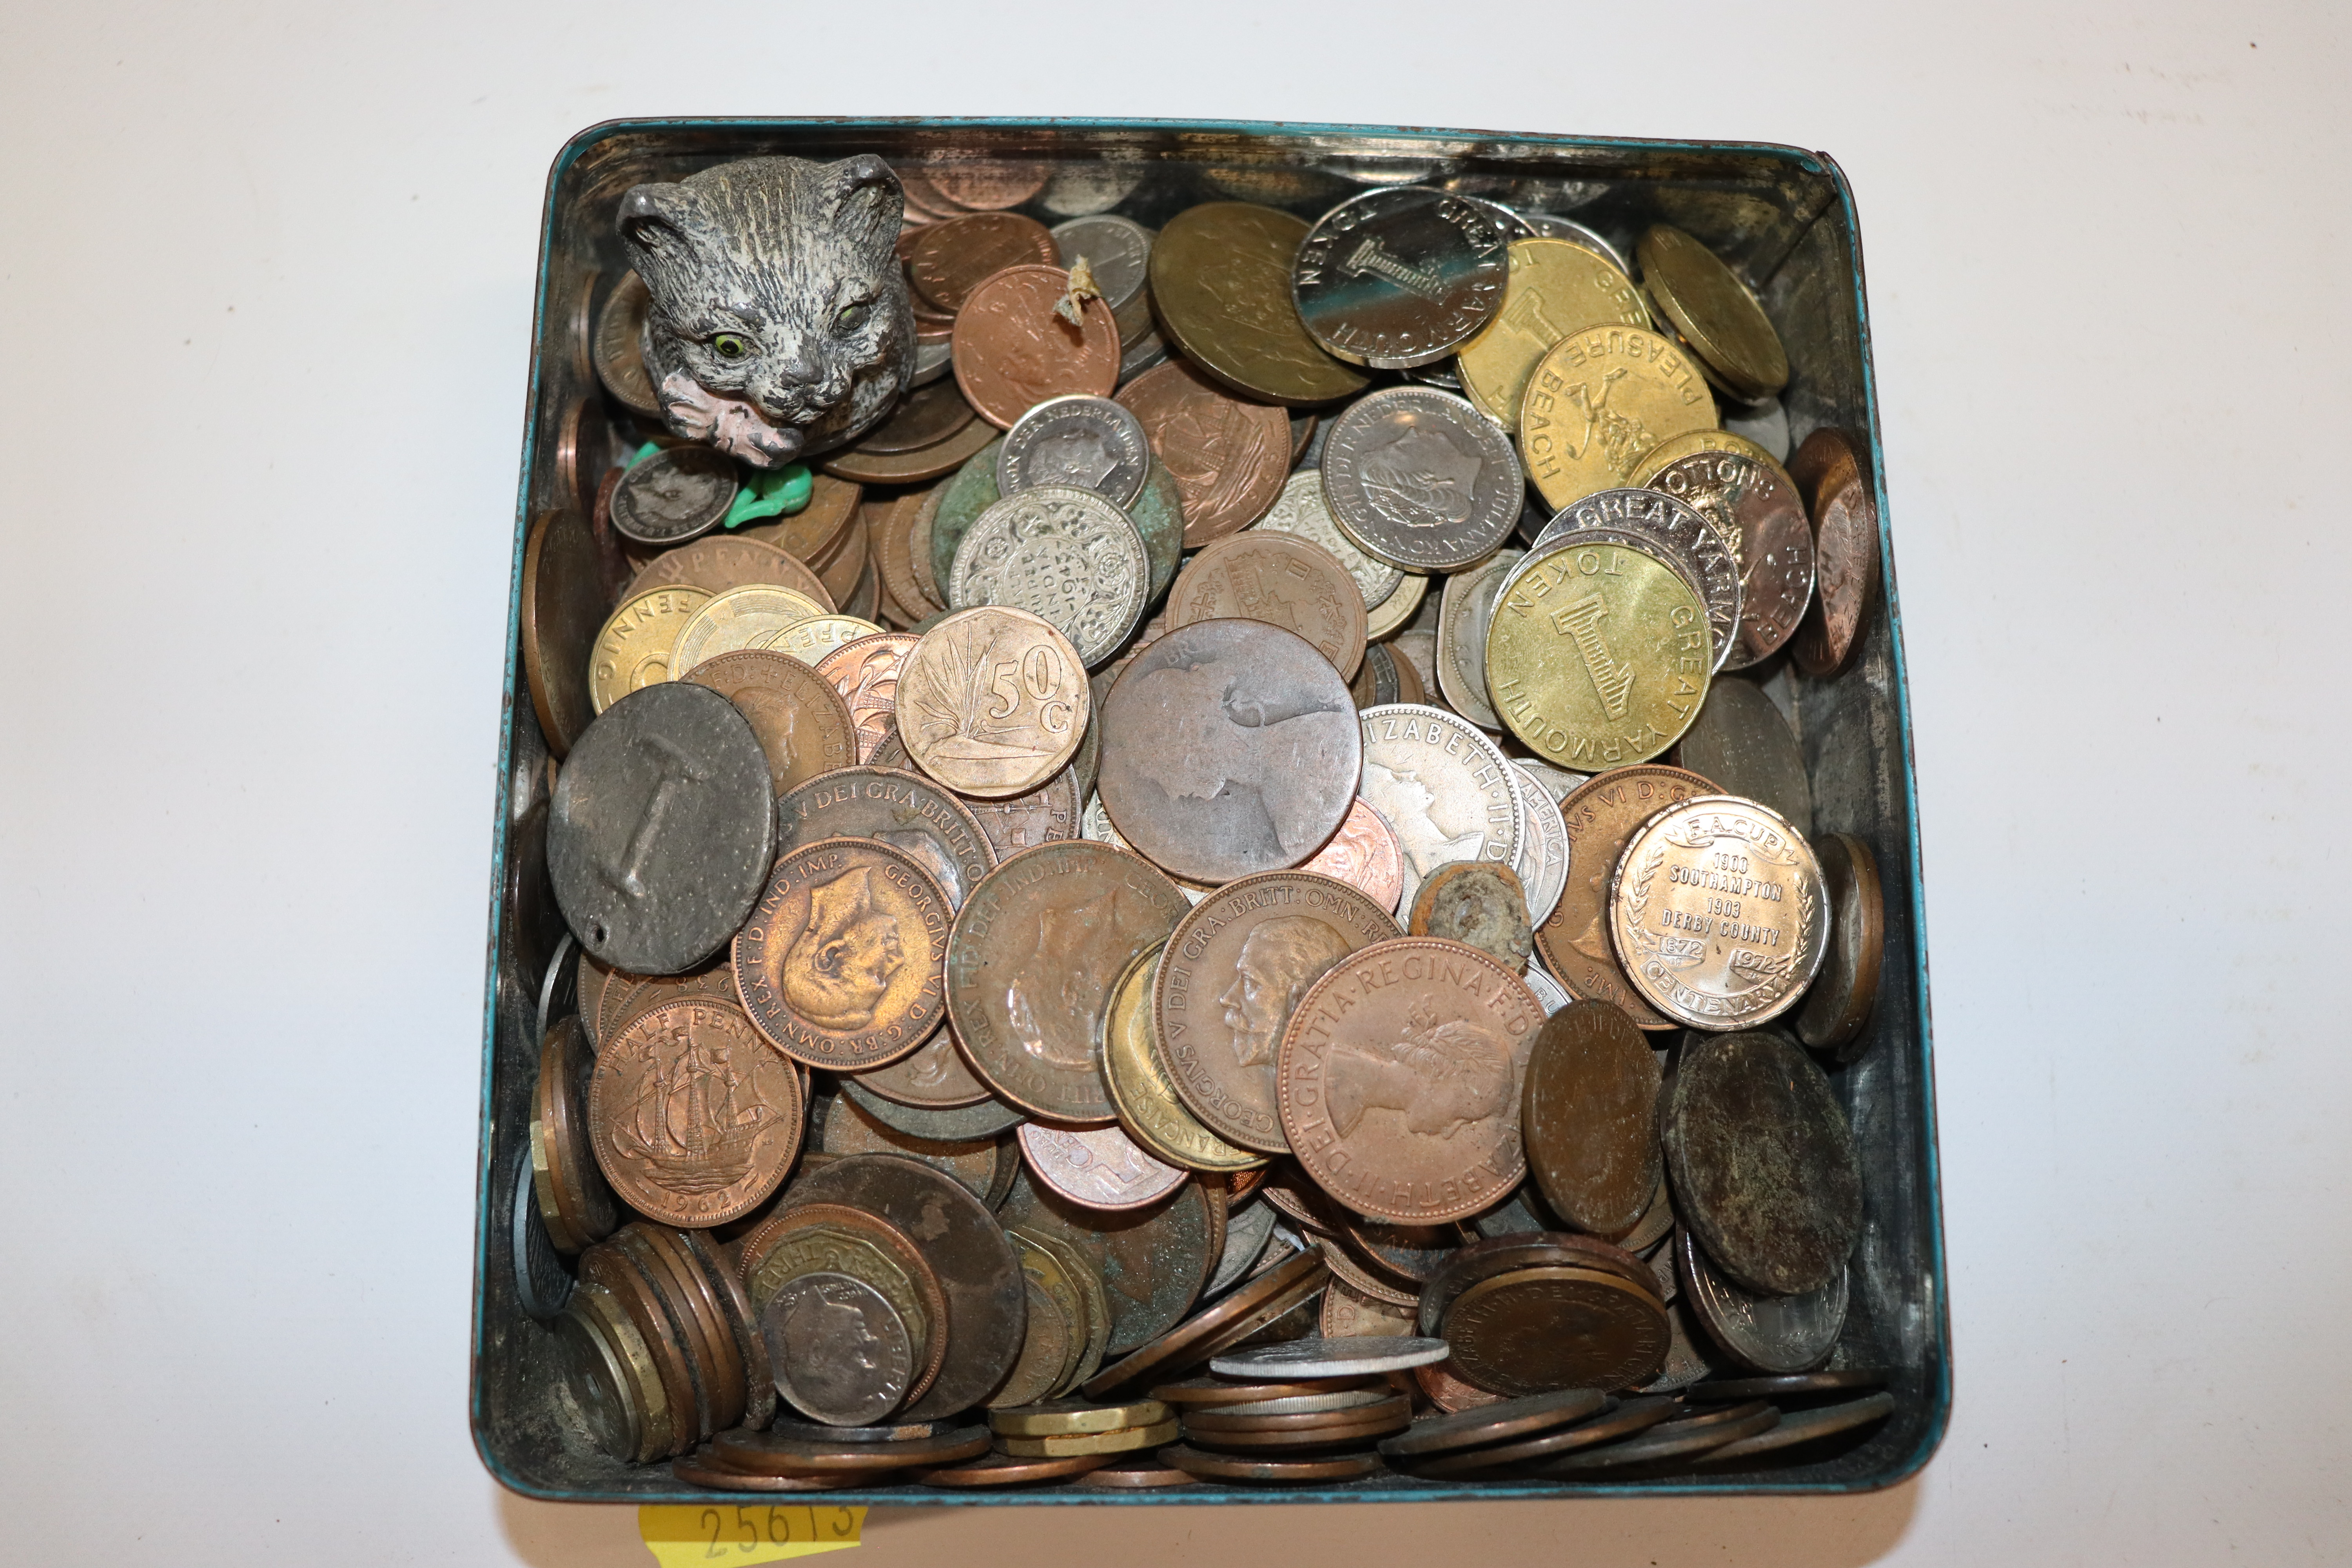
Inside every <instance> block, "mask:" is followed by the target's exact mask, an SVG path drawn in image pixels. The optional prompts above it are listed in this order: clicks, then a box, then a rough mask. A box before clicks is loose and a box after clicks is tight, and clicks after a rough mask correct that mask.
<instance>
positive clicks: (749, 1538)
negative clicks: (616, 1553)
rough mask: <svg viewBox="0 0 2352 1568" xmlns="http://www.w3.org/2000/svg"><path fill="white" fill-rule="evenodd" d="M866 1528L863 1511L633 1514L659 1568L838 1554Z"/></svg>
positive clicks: (762, 1508)
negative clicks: (816, 1554) (810, 1554)
mask: <svg viewBox="0 0 2352 1568" xmlns="http://www.w3.org/2000/svg"><path fill="white" fill-rule="evenodd" d="M865 1527H866V1510H864V1509H862V1508H834V1507H827V1506H824V1505H822V1504H820V1505H818V1506H815V1507H811V1506H809V1505H807V1504H805V1503H779V1504H776V1505H773V1506H771V1505H769V1504H766V1503H731V1502H729V1503H709V1504H706V1505H704V1506H702V1507H699V1508H698V1507H696V1506H695V1505H693V1504H691V1503H688V1504H686V1505H685V1506H683V1507H677V1506H668V1505H665V1506H661V1507H655V1506H652V1505H650V1504H649V1505H647V1506H646V1507H643V1508H640V1509H638V1510H637V1533H638V1534H639V1535H641V1536H643V1537H644V1538H645V1542H646V1551H648V1552H652V1553H653V1554H654V1560H655V1561H656V1563H660V1564H661V1568H719V1565H720V1564H726V1565H728V1568H733V1565H734V1564H737V1563H781V1562H782V1561H783V1560H784V1559H785V1558H787V1557H805V1556H807V1555H808V1554H809V1553H810V1552H838V1551H840V1550H841V1549H842V1548H843V1547H845V1546H856V1545H857V1544H859V1542H858V1539H857V1538H858V1532H859V1531H862V1530H864V1529H865Z"/></svg>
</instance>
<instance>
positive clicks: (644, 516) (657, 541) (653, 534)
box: [613, 447, 736, 547]
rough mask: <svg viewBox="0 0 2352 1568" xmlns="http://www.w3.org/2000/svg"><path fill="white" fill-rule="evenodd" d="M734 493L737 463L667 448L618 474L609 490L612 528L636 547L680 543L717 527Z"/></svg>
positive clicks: (706, 452)
mask: <svg viewBox="0 0 2352 1568" xmlns="http://www.w3.org/2000/svg"><path fill="white" fill-rule="evenodd" d="M735 490H736V479H735V463H734V460H733V459H732V458H729V457H727V456H726V455H725V454H723V453H719V452H714V451H712V450H711V449H710V448H709V447H666V448H665V449H663V450H661V451H658V452H656V453H654V454H652V455H651V456H649V457H647V458H644V459H642V460H641V461H639V462H637V463H636V464H635V465H634V466H633V467H632V468H630V469H629V471H628V472H627V473H626V474H625V475H623V476H622V479H621V484H620V488H619V489H615V490H614V492H613V527H614V530H615V531H617V532H618V533H619V534H620V535H621V537H622V538H624V539H626V540H628V541H630V542H633V543H636V544H648V545H654V546H656V547H658V546H662V545H668V544H683V543H685V542H687V541H688V540H689V539H698V538H700V537H701V536H702V535H703V534H706V533H708V532H709V531H711V530H712V529H714V528H716V527H718V526H719V521H720V520H721V519H722V518H724V517H725V516H726V515H727V509H728V508H729V507H730V506H731V505H732V504H734V500H735Z"/></svg>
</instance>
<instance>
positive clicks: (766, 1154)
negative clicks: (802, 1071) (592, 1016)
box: [589, 1001, 803, 1229]
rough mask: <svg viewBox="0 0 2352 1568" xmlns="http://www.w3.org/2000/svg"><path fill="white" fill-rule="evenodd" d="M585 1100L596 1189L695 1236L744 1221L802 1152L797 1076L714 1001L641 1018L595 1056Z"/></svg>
mask: <svg viewBox="0 0 2352 1568" xmlns="http://www.w3.org/2000/svg"><path fill="white" fill-rule="evenodd" d="M589 1095H590V1098H589V1122H590V1138H591V1142H592V1143H593V1147H594V1149H595V1153H596V1163H597V1164H598V1165H599V1166H600V1167H602V1168H603V1170H604V1178H605V1180H607V1181H608V1182H610V1183H612V1184H613V1190H614V1192H615V1193H617V1194H619V1195H620V1197H621V1199H622V1201H624V1202H625V1203H626V1204H627V1205H629V1206H630V1207H631V1208H634V1209H635V1210H636V1211H637V1212H638V1213H639V1214H642V1215H646V1216H648V1217H650V1218H653V1219H657V1220H659V1221H661V1222H662V1223H664V1224H665V1225H675V1226H687V1227H689V1228H693V1229H701V1228H704V1227H707V1226H714V1225H721V1224H724V1223H725V1222H726V1221H728V1220H730V1219H733V1218H735V1217H736V1216H738V1215H745V1214H749V1213H750V1212H751V1210H752V1209H754V1208H756V1207H758V1206H759V1205H760V1204H761V1201H762V1200H763V1199H765V1198H766V1197H767V1195H768V1194H770V1193H772V1192H774V1191H775V1190H776V1187H777V1184H780V1183H781V1182H782V1180H783V1179H784V1173H785V1171H786V1170H788V1169H789V1168H790V1167H791V1165H792V1163H793V1155H794V1154H796V1153H798V1152H800V1142H801V1121H802V1116H803V1102H802V1099H801V1085H800V1079H799V1076H798V1075H797V1074H796V1073H794V1072H793V1069H792V1068H791V1066H790V1065H789V1064H788V1063H786V1062H784V1061H782V1060H781V1059H780V1058H777V1057H776V1056H775V1055H774V1054H773V1053H772V1052H771V1051H770V1050H769V1049H768V1047H767V1046H766V1044H765V1043H764V1042H762V1041H761V1038H760V1036H759V1034H758V1032H757V1031H755V1030H754V1029H753V1028H752V1027H751V1021H750V1020H749V1019H747V1018H746V1017H745V1016H743V1014H742V1012H741V1011H740V1009H737V1008H734V1007H730V1006H729V1005H726V1004H724V1003H721V1002H704V1001H684V1002H671V1003H667V1004H665V1005H662V1006H659V1007H656V1008H654V1009H652V1010H651V1011H649V1012H646V1013H641V1014H639V1015H638V1016H637V1017H636V1018H635V1020H634V1021H632V1022H631V1023H630V1024H629V1026H627V1027H626V1028H625V1029H623V1030H622V1031H621V1032H620V1033H619V1034H618V1035H617V1036H615V1037H614V1038H613V1039H612V1040H611V1041H609V1042H608V1043H607V1044H606V1045H605V1047H604V1049H603V1050H602V1051H601V1052H599V1053H598V1054H597V1057H596V1068H595V1072H594V1075H593V1079H592V1080H591V1088H590V1091H589Z"/></svg>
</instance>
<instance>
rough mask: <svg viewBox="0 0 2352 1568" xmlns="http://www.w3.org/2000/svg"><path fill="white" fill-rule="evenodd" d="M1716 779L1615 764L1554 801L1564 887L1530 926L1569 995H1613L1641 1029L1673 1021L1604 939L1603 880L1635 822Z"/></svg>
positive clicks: (1707, 788)
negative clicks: (1563, 836) (1565, 864)
mask: <svg viewBox="0 0 2352 1568" xmlns="http://www.w3.org/2000/svg"><path fill="white" fill-rule="evenodd" d="M1718 793H1720V792H1718V791H1717V789H1716V787H1715V784H1714V782H1713V781H1712V780H1709V779H1704V778H1701V777H1700V776H1699V775H1698V774H1696V773H1687V772H1685V771H1684V770H1683V769H1680V768H1665V767H1658V766H1655V765H1650V766H1645V767H1635V768H1614V769H1612V770H1611V771H1609V772H1608V773H1600V774H1597V775H1596V776H1594V777H1592V778H1591V779H1588V780H1587V781H1585V782H1584V783H1583V784H1579V785H1578V786H1577V787H1576V788H1575V789H1573V790H1571V791H1570V792H1569V794H1568V795H1567V796H1566V797H1565V798H1564V799H1562V800H1561V801H1560V803H1559V812H1560V820H1561V822H1562V823H1563V824H1565V825H1566V826H1567V828H1568V841H1569V878H1568V886H1567V888H1566V889H1564V890H1563V891H1562V892H1561V893H1560V896H1559V906H1558V907H1557V908H1555V909H1554V910H1552V912H1551V914H1550V916H1549V918H1548V919H1547V920H1545V921H1544V922H1543V924H1541V925H1540V926H1538V927H1537V928H1536V948H1537V951H1538V952H1541V953H1542V954H1543V961H1544V964H1545V967H1547V968H1548V969H1549V970H1550V971H1551V973H1552V974H1553V975H1554V976H1555V977H1556V978H1557V979H1558V980H1559V983H1560V984H1561V985H1562V986H1563V987H1565V988H1566V990H1567V991H1568V994H1570V995H1571V996H1574V997H1577V998H1580V1000H1583V1001H1588V1002H1611V1003H1614V1004H1615V1005H1618V1006H1619V1007H1622V1008H1623V1009H1624V1010H1625V1015H1626V1016H1628V1017H1630V1018H1632V1019H1633V1022H1634V1023H1635V1024H1636V1025H1638V1026H1641V1027H1642V1028H1644V1029H1671V1028H1673V1027H1675V1025H1674V1023H1673V1022H1672V1021H1671V1020H1669V1019H1666V1018H1663V1017H1661V1016H1658V1015H1657V1014H1656V1013H1655V1012H1654V1011H1653V1010H1652V1009H1651V1007H1650V1005H1649V1004H1647V1003H1645V1002H1643V1000H1642V998H1641V996H1640V994H1638V993H1636V992H1635V991H1634V989H1633V985H1632V984H1631V983H1630V982H1628V981H1627V979H1626V977H1625V972H1624V971H1623V970H1622V969H1621V968H1619V967H1618V964H1617V950H1616V949H1615V948H1614V947H1613V946H1612V945H1611V943H1610V940H1609V879H1610V877H1611V876H1612V874H1613V873H1614V872H1615V871H1616V869H1617V860H1618V857H1620V856H1622V854H1624V852H1625V841H1626V840H1627V839H1629V838H1631V837H1633V831H1634V829H1636V828H1638V827H1640V826H1642V824H1643V823H1644V822H1646V821H1648V820H1649V819H1650V817H1651V816H1654V814H1655V813H1657V812H1659V811H1661V810H1663V809H1664V808H1665V807H1666V806H1669V805H1674V804H1675V802H1677V801H1684V800H1688V799H1690V798H1691V797H1692V796H1693V795H1715V794H1718Z"/></svg>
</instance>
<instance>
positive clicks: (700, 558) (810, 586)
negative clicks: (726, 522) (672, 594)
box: [622, 533, 834, 611]
mask: <svg viewBox="0 0 2352 1568" xmlns="http://www.w3.org/2000/svg"><path fill="white" fill-rule="evenodd" d="M754 583H767V584H774V585H775V586H777V587H780V588H790V589H791V590H792V591H793V593H795V594H805V595H808V596H809V597H810V598H812V599H814V600H815V601H816V602H817V603H818V604H819V605H822V606H824V609H826V610H827V611H830V610H832V608H833V607H834V605H833V596H832V595H830V594H827V593H826V592H825V591H824V583H822V582H821V581H819V580H818V578H817V574H815V573H814V572H812V571H810V570H809V569H808V568H807V567H805V566H803V565H802V564H801V563H800V562H799V561H798V560H796V559H794V558H793V556H791V555H788V554H786V553H785V552H783V551H782V550H780V549H778V548H777V547H776V546H775V545H772V544H770V543H768V542H765V541H763V540H758V539H746V538H744V537H743V536H742V535H740V534H734V533H714V534H707V535H705V536H704V537H702V538H700V539H698V540H696V541H694V542H692V543H690V544H681V545H679V546H678V547H677V549H676V550H665V551H663V552H661V553H660V554H659V555H656V556H655V557H654V558H653V562H652V563H651V564H649V565H648V566H646V569H645V570H644V571H642V572H640V573H638V574H636V575H635V577H633V578H631V579H630V581H629V585H628V587H627V588H625V589H624V590H623V591H622V597H623V598H624V599H634V598H635V597H636V596H637V595H639V594H642V593H646V592H647V591H649V590H651V589H654V588H669V587H687V588H699V589H701V590H702V591H703V592H705V593H707V594H723V593H725V592H727V591H728V590H729V589H730V588H742V587H748V586H749V585H751V584H754Z"/></svg>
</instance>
